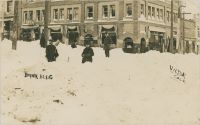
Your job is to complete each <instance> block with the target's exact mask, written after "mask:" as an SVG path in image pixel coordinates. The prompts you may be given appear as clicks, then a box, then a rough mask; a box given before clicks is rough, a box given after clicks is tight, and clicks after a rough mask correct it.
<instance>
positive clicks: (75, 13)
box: [74, 7, 79, 20]
mask: <svg viewBox="0 0 200 125" xmlns="http://www.w3.org/2000/svg"><path fill="white" fill-rule="evenodd" d="M78 11H79V8H78V7H75V8H74V20H78Z"/></svg>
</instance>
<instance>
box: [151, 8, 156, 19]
mask: <svg viewBox="0 0 200 125" xmlns="http://www.w3.org/2000/svg"><path fill="white" fill-rule="evenodd" d="M151 14H152V17H154V18H155V15H156V10H155V7H152V13H151Z"/></svg>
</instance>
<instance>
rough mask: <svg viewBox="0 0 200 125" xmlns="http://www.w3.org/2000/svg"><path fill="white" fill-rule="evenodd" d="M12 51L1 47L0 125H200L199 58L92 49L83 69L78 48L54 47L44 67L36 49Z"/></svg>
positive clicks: (29, 45)
mask: <svg viewBox="0 0 200 125" xmlns="http://www.w3.org/2000/svg"><path fill="white" fill-rule="evenodd" d="M11 45H12V43H11V41H8V40H4V41H2V42H0V47H1V72H0V73H1V124H2V125H31V124H34V125H80V124H84V125H120V124H123V125H200V55H195V54H186V55H180V54H170V53H162V54H161V53H160V52H157V51H150V52H148V53H144V54H128V53H124V52H123V51H122V49H121V48H117V49H113V50H111V52H110V54H111V55H110V58H106V57H105V55H104V51H103V49H102V48H99V47H96V48H95V47H94V48H93V50H94V58H93V63H89V62H88V63H85V64H82V63H81V53H82V51H83V49H84V47H82V46H78V48H76V49H72V48H71V47H70V46H67V45H65V44H62V43H60V44H59V45H58V46H57V49H58V53H59V57H58V58H57V61H56V62H52V63H48V62H47V60H46V58H45V49H43V48H41V47H40V45H39V41H34V42H23V41H18V44H17V51H14V50H11ZM172 67H173V68H172ZM177 71H180V72H181V73H184V77H183V76H181V75H180V74H178V73H177ZM26 74H32V76H37V77H30V76H26ZM33 74H34V75H33ZM175 76H176V78H175ZM177 77H181V78H180V79H177ZM182 79H184V80H182Z"/></svg>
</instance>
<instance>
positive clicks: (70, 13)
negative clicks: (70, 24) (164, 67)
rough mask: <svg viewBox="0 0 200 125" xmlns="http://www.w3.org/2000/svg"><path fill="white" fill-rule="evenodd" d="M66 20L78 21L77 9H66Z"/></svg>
mask: <svg viewBox="0 0 200 125" xmlns="http://www.w3.org/2000/svg"><path fill="white" fill-rule="evenodd" d="M67 20H79V7H70V8H67Z"/></svg>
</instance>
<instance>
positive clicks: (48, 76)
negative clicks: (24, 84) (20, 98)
mask: <svg viewBox="0 0 200 125" xmlns="http://www.w3.org/2000/svg"><path fill="white" fill-rule="evenodd" d="M24 73H25V74H24V75H25V76H24V77H27V78H30V79H46V80H52V79H53V75H44V74H35V73H34V74H31V73H27V72H24Z"/></svg>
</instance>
